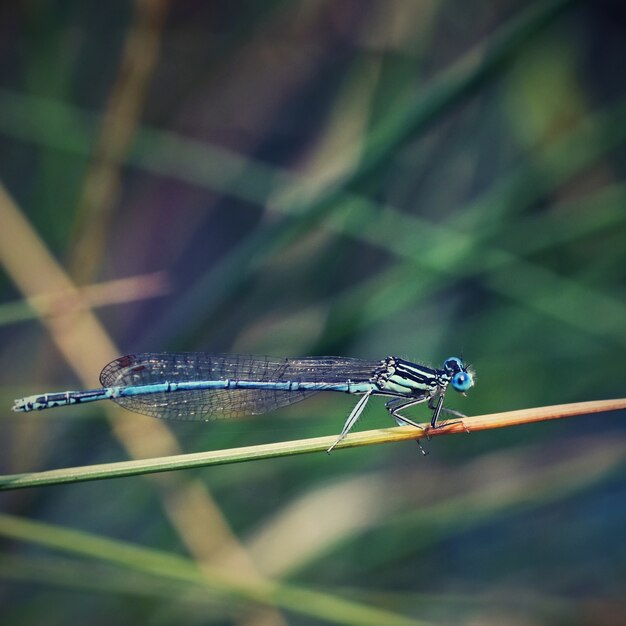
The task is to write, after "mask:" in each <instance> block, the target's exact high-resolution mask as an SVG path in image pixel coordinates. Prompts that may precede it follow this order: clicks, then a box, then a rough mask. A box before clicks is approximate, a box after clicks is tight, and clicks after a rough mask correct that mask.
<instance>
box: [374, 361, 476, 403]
mask: <svg viewBox="0 0 626 626" xmlns="http://www.w3.org/2000/svg"><path fill="white" fill-rule="evenodd" d="M372 382H373V383H374V384H375V385H376V386H377V387H378V389H379V390H380V391H382V392H384V393H388V394H394V395H395V394H397V395H403V396H422V395H432V394H433V393H435V392H436V391H437V390H438V389H439V390H441V391H443V390H445V389H446V387H447V386H448V384H451V385H452V387H453V388H454V389H455V390H456V391H458V392H460V393H464V392H466V391H467V390H468V389H469V388H470V387H471V386H472V385H473V384H474V377H473V375H472V373H471V371H469V370H468V368H467V367H466V365H465V364H464V363H463V361H462V360H461V359H459V358H458V357H451V358H449V359H446V361H445V362H444V364H443V368H442V369H440V370H439V369H432V368H430V367H426V366H425V365H418V364H417V363H411V362H410V361H405V360H404V359H399V358H398V357H395V356H389V357H387V358H386V359H385V360H384V361H382V363H381V367H380V369H379V370H378V371H377V372H376V374H375V376H374V378H373V379H372Z"/></svg>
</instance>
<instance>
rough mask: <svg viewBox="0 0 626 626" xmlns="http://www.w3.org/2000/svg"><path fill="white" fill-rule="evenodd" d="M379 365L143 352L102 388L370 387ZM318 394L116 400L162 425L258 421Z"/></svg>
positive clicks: (118, 364) (115, 366)
mask: <svg viewBox="0 0 626 626" xmlns="http://www.w3.org/2000/svg"><path fill="white" fill-rule="evenodd" d="M378 365H379V362H377V361H363V360H360V359H350V358H343V357H304V358H296V359H290V358H272V357H265V356H246V355H234V354H207V353H204V352H163V353H158V352H145V353H139V354H131V355H128V356H124V357H120V358H118V359H115V361H112V362H111V363H109V364H108V365H107V366H105V367H104V369H103V370H102V372H101V374H100V382H101V383H102V385H103V386H104V387H115V386H124V387H126V386H137V385H149V384H153V383H162V382H172V383H174V382H181V381H197V380H205V381H206V380H248V381H259V382H272V381H276V382H284V381H294V382H295V381H299V382H319V383H321V384H323V383H329V384H332V383H337V382H347V381H348V380H350V381H352V382H359V381H367V380H369V378H370V377H371V375H372V372H373V370H374V369H375V368H376V367H377V366H378ZM315 393H317V391H312V390H296V391H285V390H274V389H246V390H243V389H232V390H231V389H229V390H226V389H221V390H206V389H204V390H186V391H176V392H169V393H156V394H149V395H148V394H146V395H138V396H132V397H125V398H114V401H115V402H117V403H118V404H119V405H121V406H123V407H124V408H126V409H128V410H130V411H135V412H137V413H142V414H144V415H151V416H153V417H161V418H164V419H177V420H213V419H220V418H232V417H242V416H244V415H258V414H260V413H266V412H268V411H271V410H274V409H277V408H279V407H281V406H286V405H288V404H293V403H295V402H300V401H301V400H304V399H306V398H308V397H310V396H312V395H313V394H315Z"/></svg>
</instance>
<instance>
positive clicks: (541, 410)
mask: <svg viewBox="0 0 626 626" xmlns="http://www.w3.org/2000/svg"><path fill="white" fill-rule="evenodd" d="M620 409H626V398H621V399H618V400H598V401H593V402H577V403H573V404H559V405H555V406H545V407H538V408H534V409H522V410H519V411H508V412H506V413H491V414H489V415H477V416H475V417H467V418H464V419H463V422H454V423H451V424H450V425H448V426H446V425H443V426H442V427H440V428H437V429H435V430H432V429H428V428H427V425H424V430H418V431H416V429H415V428H414V427H412V426H402V427H397V428H382V429H377V430H368V431H365V432H360V433H352V434H350V435H348V436H347V437H346V438H345V439H344V440H343V441H342V442H341V443H339V444H338V445H337V446H336V448H335V450H339V449H340V448H355V447H360V446H370V445H374V444H379V443H390V442H394V441H405V440H408V439H420V438H423V437H425V436H429V437H439V436H442V435H453V434H458V433H470V432H476V431H480V430H489V429H492V428H504V427H506V426H519V425H521V424H532V423H533V422H542V421H546V420H552V419H559V418H563V417H574V416H576V415H588V414H590V413H604V412H607V411H618V410H620ZM335 439H336V436H335V435H332V436H329V437H316V438H312V439H300V440H296V441H284V442H279V443H271V444H264V445H259V446H248V447H244V448H230V449H228V450H213V451H209V452H198V453H194V454H178V455H175V456H165V457H159V458H154V459H143V460H135V461H123V462H120V463H106V464H101V465H85V466H81V467H69V468H63V469H57V470H50V471H46V472H32V473H29V474H10V475H7V476H0V490H7V489H24V488H26V487H41V486H44V485H58V484H62V483H75V482H85V481H89V480H102V479H105V478H119V477H122V476H136V475H138V474H151V473H155V472H167V471H172V470H180V469H190V468H195V467H207V466H209V465H225V464H227V463H238V462H241V461H252V460H259V459H270V458H274V457H283V456H291V455H295V454H307V453H311V452H322V451H326V450H327V449H328V448H329V446H330V445H331V444H332V443H334V441H335Z"/></svg>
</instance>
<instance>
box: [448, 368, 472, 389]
mask: <svg viewBox="0 0 626 626" xmlns="http://www.w3.org/2000/svg"><path fill="white" fill-rule="evenodd" d="M451 384H452V386H453V387H454V388H455V389H456V390H457V391H460V392H461V393H463V392H464V391H467V390H468V389H469V388H470V387H471V386H472V385H473V384H474V379H473V378H472V375H471V374H470V373H469V372H457V373H456V374H455V375H454V376H453V377H452V381H451Z"/></svg>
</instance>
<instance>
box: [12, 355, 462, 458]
mask: <svg viewBox="0 0 626 626" xmlns="http://www.w3.org/2000/svg"><path fill="white" fill-rule="evenodd" d="M100 383H101V384H102V388H100V389H90V390H86V391H62V392H57V393H45V394H39V395H34V396H29V397H27V398H21V399H18V400H16V401H15V405H14V406H13V410H14V411H24V412H27V411H37V410H43V409H48V408H51V407H56V406H67V405H71V404H82V403H85V402H94V401H96V400H113V401H114V402H116V403H117V404H119V405H121V406H123V407H124V408H126V409H129V410H130V411H135V412H137V413H143V414H144V415H151V416H153V417H160V418H164V419H176V420H204V421H209V420H213V419H220V418H233V417H241V416H244V415H257V414H260V413H266V412H268V411H271V410H273V409H276V408H278V407H281V406H286V405H288V404H293V403H295V402H300V401H301V400H304V399H305V398H308V397H309V396H312V395H313V394H315V393H318V392H320V391H337V392H343V393H349V394H354V395H359V396H361V397H360V398H359V400H358V402H357V403H356V405H355V407H354V408H353V409H352V411H351V412H350V414H349V415H348V418H347V419H346V422H345V424H344V426H343V429H342V430H341V433H340V434H339V436H338V438H337V440H336V441H335V442H334V443H333V445H332V446H331V447H330V448H329V449H328V451H329V452H330V451H331V450H332V449H333V448H334V447H335V446H336V445H337V444H338V443H339V442H340V441H341V440H342V439H343V438H344V437H345V436H346V435H347V434H348V432H350V429H351V428H352V427H353V426H354V424H355V423H356V421H357V420H358V419H359V416H360V415H361V413H362V412H363V410H364V409H365V406H366V404H367V402H368V401H369V399H370V398H371V397H372V396H387V397H389V398H390V399H389V400H388V401H387V402H386V404H385V407H386V408H387V410H388V411H389V413H390V414H391V415H392V417H393V418H394V419H395V420H396V422H397V423H398V424H400V425H412V426H415V427H417V428H422V427H421V426H419V425H418V424H416V423H415V422H413V421H412V420H410V419H409V418H408V417H406V416H404V415H402V414H401V411H402V410H404V409H408V408H409V407H411V406H414V405H416V404H420V403H422V402H426V403H427V404H428V406H429V408H430V409H431V410H432V411H433V413H432V417H431V421H430V426H431V428H437V421H438V419H439V416H440V414H441V413H442V412H444V413H448V414H452V415H455V416H457V417H461V418H462V417H464V416H463V415H462V414H461V413H458V412H456V411H452V410H450V409H446V408H444V407H443V400H444V396H445V393H446V390H447V388H448V386H449V385H451V386H452V388H453V389H455V390H456V391H458V392H459V393H462V394H465V392H466V391H468V389H470V388H471V387H472V386H473V385H474V373H473V372H472V370H471V369H470V368H469V367H468V366H466V365H465V363H464V362H463V361H462V360H461V359H459V358H458V357H451V358H448V359H446V360H445V361H444V362H443V365H442V367H441V369H433V368H430V367H426V366H425V365H418V364H416V363H411V362H409V361H405V360H403V359H400V358H398V357H395V356H388V357H386V358H384V359H383V360H381V361H366V360H361V359H352V358H345V357H303V358H272V357H265V356H244V355H231V354H207V353H204V352H145V353H140V354H130V355H127V356H122V357H119V358H117V359H115V360H114V361H112V362H111V363H109V364H108V365H106V366H105V367H104V369H103V370H102V372H101V373H100Z"/></svg>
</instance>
